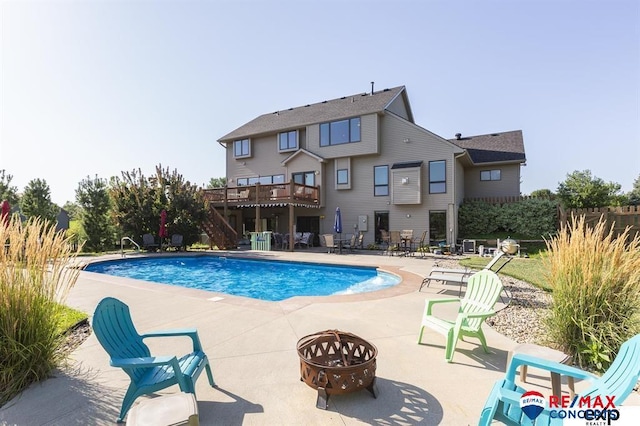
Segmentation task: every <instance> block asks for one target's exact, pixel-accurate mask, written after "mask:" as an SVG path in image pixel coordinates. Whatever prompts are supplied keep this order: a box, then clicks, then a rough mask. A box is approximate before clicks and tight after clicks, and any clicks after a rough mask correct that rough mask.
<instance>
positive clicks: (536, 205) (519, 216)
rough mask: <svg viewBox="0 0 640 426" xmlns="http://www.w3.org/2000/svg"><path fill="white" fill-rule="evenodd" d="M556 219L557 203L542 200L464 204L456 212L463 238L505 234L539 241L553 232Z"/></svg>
mask: <svg viewBox="0 0 640 426" xmlns="http://www.w3.org/2000/svg"><path fill="white" fill-rule="evenodd" d="M557 218H558V213H557V203H556V202H555V201H553V200H549V199H544V198H530V199H526V200H521V201H519V202H517V203H504V204H499V203H497V204H492V203H487V202H485V201H467V202H465V203H464V204H462V205H461V206H460V210H459V212H458V223H459V226H460V235H461V236H464V237H472V236H476V235H488V234H495V233H498V232H506V233H509V234H518V235H523V236H527V237H530V238H532V239H540V238H542V237H543V236H548V235H549V234H553V233H554V232H555V231H556V222H557Z"/></svg>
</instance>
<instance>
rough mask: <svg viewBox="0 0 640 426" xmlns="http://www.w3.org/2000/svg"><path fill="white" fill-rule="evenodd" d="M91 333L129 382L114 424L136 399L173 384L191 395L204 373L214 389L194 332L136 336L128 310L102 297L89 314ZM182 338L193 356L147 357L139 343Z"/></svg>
mask: <svg viewBox="0 0 640 426" xmlns="http://www.w3.org/2000/svg"><path fill="white" fill-rule="evenodd" d="M92 325H93V331H94V332H95V334H96V337H97V338H98V341H99V342H100V344H101V345H102V347H103V348H104V349H105V350H106V351H107V353H108V354H109V356H110V357H111V361H110V364H111V366H113V367H120V368H122V369H123V370H124V371H125V372H126V373H127V374H128V375H129V377H130V378H131V383H130V384H129V389H127V393H126V394H125V396H124V400H123V401H122V409H121V410H120V416H119V417H118V422H121V421H123V419H124V417H125V416H126V415H127V412H128V411H129V409H130V408H131V406H132V405H133V402H134V401H135V399H136V398H138V397H139V396H141V395H147V394H150V393H153V392H156V391H158V390H161V389H165V388H167V387H169V386H172V385H175V384H177V385H178V386H180V390H181V391H183V392H187V393H193V394H195V381H196V380H197V378H198V376H199V375H200V373H201V372H202V370H203V369H206V371H207V376H208V378H209V384H210V385H211V386H215V382H214V381H213V375H212V374H211V366H210V365H209V360H208V359H207V355H206V354H205V353H204V352H203V351H202V346H201V345H200V339H199V338H198V332H197V331H196V330H195V329H181V330H167V331H158V332H153V333H145V334H139V333H138V332H137V331H136V329H135V327H134V325H133V322H132V321H131V314H130V312H129V307H128V306H127V305H126V304H124V303H123V302H121V301H120V300H118V299H115V298H113V297H106V298H104V299H102V301H101V302H100V303H99V304H98V306H97V307H96V310H95V312H94V314H93V322H92ZM167 336H186V337H189V338H191V340H192V342H193V352H191V353H189V354H187V355H184V356H182V357H180V358H177V357H176V356H151V353H150V351H149V348H148V347H147V345H145V344H144V342H143V339H146V338H148V337H167Z"/></svg>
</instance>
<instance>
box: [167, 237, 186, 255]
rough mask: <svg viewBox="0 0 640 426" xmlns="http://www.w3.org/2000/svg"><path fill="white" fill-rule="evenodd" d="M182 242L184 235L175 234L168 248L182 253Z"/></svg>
mask: <svg viewBox="0 0 640 426" xmlns="http://www.w3.org/2000/svg"><path fill="white" fill-rule="evenodd" d="M182 240H183V237H182V234H173V235H172V236H171V241H170V242H169V245H168V246H167V248H174V249H176V251H180V250H181V249H182Z"/></svg>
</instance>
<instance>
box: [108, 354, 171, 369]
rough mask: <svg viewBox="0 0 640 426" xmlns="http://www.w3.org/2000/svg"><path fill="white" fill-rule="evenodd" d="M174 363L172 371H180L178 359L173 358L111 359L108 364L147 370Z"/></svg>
mask: <svg viewBox="0 0 640 426" xmlns="http://www.w3.org/2000/svg"><path fill="white" fill-rule="evenodd" d="M173 363H175V366H174V369H175V368H176V367H177V370H176V371H180V366H179V365H178V359H177V358H176V357H175V356H149V357H139V358H111V361H110V362H109V364H110V365H111V366H112V367H120V368H148V367H157V366H159V365H171V364H173Z"/></svg>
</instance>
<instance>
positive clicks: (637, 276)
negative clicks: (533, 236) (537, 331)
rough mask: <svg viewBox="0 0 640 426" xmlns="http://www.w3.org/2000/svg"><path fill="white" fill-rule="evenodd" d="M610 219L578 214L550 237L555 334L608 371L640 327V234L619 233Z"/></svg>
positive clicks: (588, 363) (569, 349) (581, 360)
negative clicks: (608, 226)
mask: <svg viewBox="0 0 640 426" xmlns="http://www.w3.org/2000/svg"><path fill="white" fill-rule="evenodd" d="M612 230H613V229H610V230H609V231H608V232H607V230H606V222H605V221H604V220H603V219H602V218H601V220H600V221H599V222H598V223H597V224H596V225H595V226H589V225H587V223H585V220H584V216H582V217H579V218H575V217H573V218H572V220H571V221H570V224H569V225H566V226H565V225H563V226H562V227H561V229H560V232H559V233H558V235H557V236H556V237H554V238H552V239H551V240H549V241H547V248H548V252H547V254H546V255H545V256H544V257H543V262H544V264H545V266H546V278H547V280H548V282H549V284H550V286H551V288H552V289H553V303H552V309H551V315H550V317H549V319H548V323H547V325H548V329H549V330H548V331H549V338H550V339H551V341H552V342H553V343H555V344H556V345H557V346H558V347H559V348H561V349H562V350H563V351H565V352H566V353H568V354H570V355H572V356H573V359H574V361H576V362H577V363H578V364H579V365H580V366H582V367H583V368H587V369H592V370H596V371H603V370H605V369H606V368H607V367H608V366H609V364H610V362H611V360H612V359H613V357H614V356H615V354H616V353H617V351H618V350H619V348H620V345H621V344H622V343H623V342H624V341H626V340H628V339H629V338H631V337H633V336H634V335H636V334H637V333H638V332H640V237H639V236H636V237H635V238H634V239H632V240H631V239H630V238H629V234H628V233H629V230H628V229H627V230H626V231H625V232H624V233H623V234H621V235H620V236H619V237H618V238H614V234H613V232H612Z"/></svg>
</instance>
